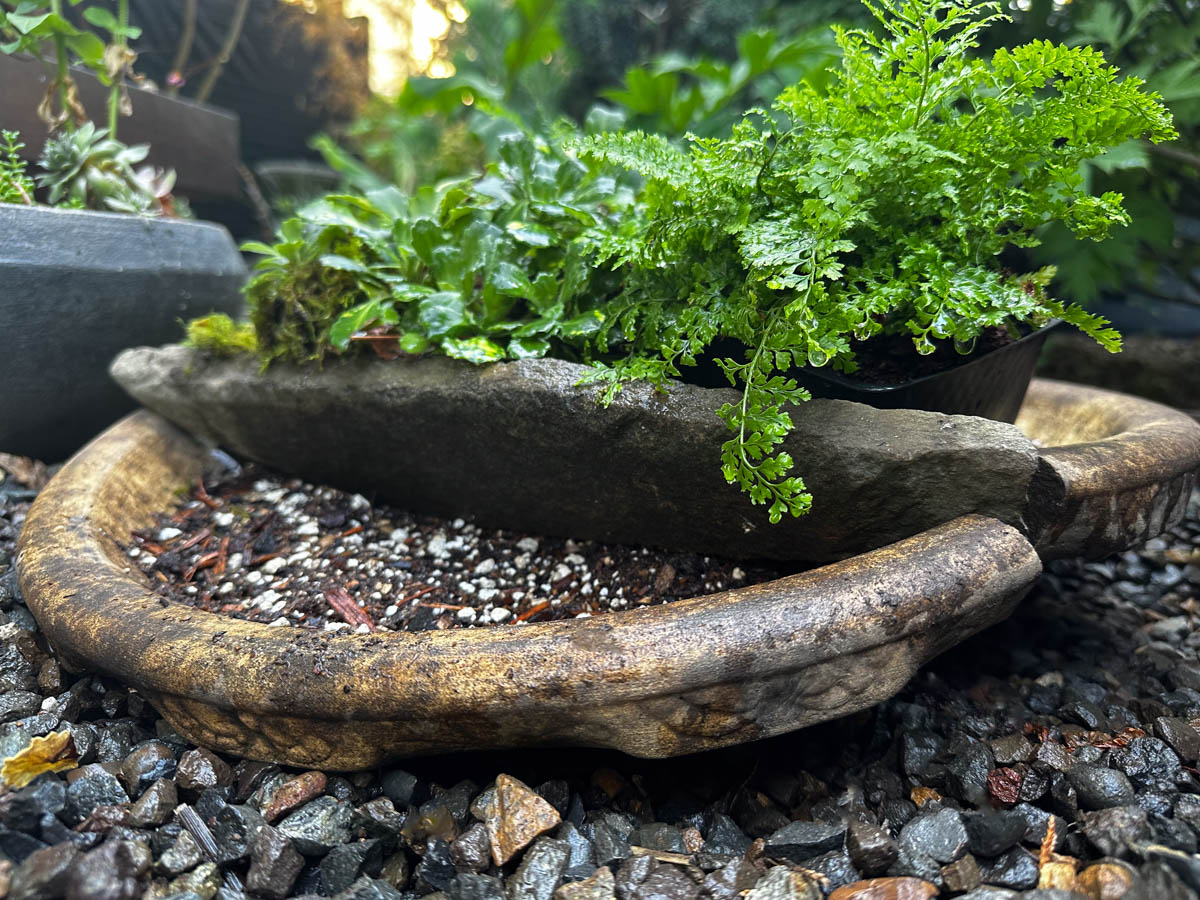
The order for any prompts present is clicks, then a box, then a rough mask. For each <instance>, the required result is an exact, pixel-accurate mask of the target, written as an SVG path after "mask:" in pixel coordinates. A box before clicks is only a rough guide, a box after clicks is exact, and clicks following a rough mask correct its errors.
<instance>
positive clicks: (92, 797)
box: [63, 764, 129, 825]
mask: <svg viewBox="0 0 1200 900" xmlns="http://www.w3.org/2000/svg"><path fill="white" fill-rule="evenodd" d="M71 775H72V776H73V779H72V780H71V782H70V784H68V785H67V805H66V809H65V810H64V813H63V814H64V816H65V817H66V820H67V821H68V822H69V823H70V824H72V825H73V824H76V823H78V822H82V821H83V820H84V819H86V818H87V817H88V816H89V815H91V814H92V810H94V809H95V808H96V807H97V806H115V805H117V804H119V803H128V802H129V795H128V794H126V793H125V788H123V787H121V782H120V781H118V780H117V778H116V776H115V775H113V774H111V773H109V772H107V771H106V770H104V769H102V768H100V766H99V765H96V764H92V765H88V766H83V767H81V768H79V769H76V770H74V771H73V772H72V773H71Z"/></svg>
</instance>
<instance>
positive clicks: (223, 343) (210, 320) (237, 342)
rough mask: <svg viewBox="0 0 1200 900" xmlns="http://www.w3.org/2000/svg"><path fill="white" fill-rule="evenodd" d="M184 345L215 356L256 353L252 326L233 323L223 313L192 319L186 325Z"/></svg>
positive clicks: (255, 341)
mask: <svg viewBox="0 0 1200 900" xmlns="http://www.w3.org/2000/svg"><path fill="white" fill-rule="evenodd" d="M184 343H185V344H187V345H188V346H189V347H195V348H196V349H197V350H203V351H205V352H206V353H212V354H214V355H216V356H238V355H240V354H242V353H257V352H258V341H257V340H256V339H255V337H254V326H253V325H251V324H250V323H249V322H235V321H233V319H231V318H229V316H227V315H225V314H224V313H214V314H213V315H210V316H202V317H201V318H199V319H192V320H191V321H190V322H188V323H187V338H186V340H185V341H184Z"/></svg>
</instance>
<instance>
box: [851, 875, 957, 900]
mask: <svg viewBox="0 0 1200 900" xmlns="http://www.w3.org/2000/svg"><path fill="white" fill-rule="evenodd" d="M937 893H938V889H937V885H935V884H932V883H930V882H928V881H926V880H924V879H923V878H871V879H868V880H867V881H856V882H854V884H846V885H843V886H842V887H840V888H838V889H837V890H836V891H834V892H833V893H832V894H830V895H829V900H929V898H930V897H936V896H937Z"/></svg>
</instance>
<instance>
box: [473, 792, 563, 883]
mask: <svg viewBox="0 0 1200 900" xmlns="http://www.w3.org/2000/svg"><path fill="white" fill-rule="evenodd" d="M485 812H486V816H485V818H484V821H483V824H484V825H485V826H486V827H487V831H488V838H489V839H490V840H491V842H492V859H493V860H494V861H495V863H496V865H498V866H502V865H504V864H505V863H506V862H508V861H509V860H510V859H512V858H513V857H514V856H515V855H516V854H517V853H518V852H520V851H521V850H523V849H524V848H525V847H527V846H529V844H530V843H532V842H533V839H534V838H536V837H538V836H539V835H542V834H545V833H546V832H547V831H551V830H552V829H554V828H556V827H557V826H558V824H559V823H560V822H561V821H562V818H561V817H560V816H559V814H558V810H556V809H555V808H554V807H553V806H551V805H550V804H549V803H547V802H546V801H545V800H543V799H542V798H541V797H540V796H539V795H538V794H536V793H535V792H534V791H533V790H531V789H530V788H529V786H528V785H526V784H524V783H522V782H520V781H518V780H517V779H515V778H513V777H512V776H511V775H498V776H496V798H495V800H493V801H492V802H491V803H490V804H488V808H487V810H486V811H485Z"/></svg>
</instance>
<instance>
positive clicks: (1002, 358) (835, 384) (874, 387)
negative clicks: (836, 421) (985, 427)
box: [788, 321, 1059, 422]
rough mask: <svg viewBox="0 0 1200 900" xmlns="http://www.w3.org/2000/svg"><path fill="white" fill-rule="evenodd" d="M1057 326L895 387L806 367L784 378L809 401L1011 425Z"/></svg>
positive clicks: (1038, 331) (1039, 330)
mask: <svg viewBox="0 0 1200 900" xmlns="http://www.w3.org/2000/svg"><path fill="white" fill-rule="evenodd" d="M1058 324H1059V323H1058V322H1057V321H1055V322H1050V323H1049V324H1046V325H1043V326H1042V327H1041V328H1039V329H1037V330H1036V331H1033V332H1030V333H1029V334H1027V335H1025V336H1024V337H1022V338H1020V339H1019V340H1016V341H1013V342H1012V343H1010V344H1005V345H1004V346H1003V347H999V348H997V349H995V350H992V351H990V352H987V353H980V354H978V355H972V356H970V357H969V358H964V362H962V363H961V364H960V365H957V366H953V367H951V368H948V369H945V370H943V371H941V372H935V373H933V374H932V375H924V376H921V377H919V378H914V379H912V380H911V381H904V382H901V383H899V384H872V383H870V382H866V381H861V380H859V379H857V378H850V377H847V376H845V375H840V374H838V373H837V372H834V371H832V370H831V369H814V368H811V367H805V368H798V369H794V370H793V371H791V372H789V373H788V374H789V375H790V376H791V377H793V378H795V379H796V381H797V382H799V384H800V385H801V386H802V387H805V388H807V389H808V391H809V393H811V394H812V395H813V396H814V397H824V398H826V399H829V400H853V401H854V402H855V403H866V404H867V405H868V406H874V407H876V408H878V409H924V410H928V411H930V412H940V413H945V414H946V415H951V416H980V417H982V418H985V419H993V420H995V421H997V422H1014V421H1016V418H1017V412H1018V411H1019V410H1020V409H1021V401H1022V400H1023V399H1024V398H1025V391H1026V390H1027V389H1028V388H1029V382H1030V380H1031V379H1032V378H1033V370H1034V368H1035V367H1036V366H1037V362H1038V357H1039V356H1040V355H1041V352H1042V346H1043V345H1044V344H1045V343H1046V338H1047V337H1049V335H1050V331H1051V330H1052V329H1053V328H1055V326H1057V325H1058Z"/></svg>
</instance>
